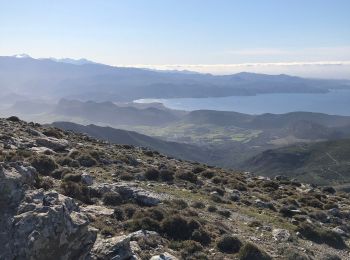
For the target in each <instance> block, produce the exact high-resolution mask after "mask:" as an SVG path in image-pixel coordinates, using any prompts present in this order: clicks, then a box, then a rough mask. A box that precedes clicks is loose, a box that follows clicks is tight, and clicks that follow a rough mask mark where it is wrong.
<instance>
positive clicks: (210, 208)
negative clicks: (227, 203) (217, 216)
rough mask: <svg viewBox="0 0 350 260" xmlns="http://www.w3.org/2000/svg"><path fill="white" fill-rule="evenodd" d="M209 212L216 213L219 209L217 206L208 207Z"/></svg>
mask: <svg viewBox="0 0 350 260" xmlns="http://www.w3.org/2000/svg"><path fill="white" fill-rule="evenodd" d="M207 210H208V212H215V211H217V210H218V209H217V208H216V207H215V206H212V205H211V206H208V208H207Z"/></svg>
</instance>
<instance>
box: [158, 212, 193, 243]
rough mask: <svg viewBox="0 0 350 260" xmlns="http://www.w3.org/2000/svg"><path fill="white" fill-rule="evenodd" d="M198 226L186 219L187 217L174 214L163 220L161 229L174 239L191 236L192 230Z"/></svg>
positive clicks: (185, 238)
mask: <svg viewBox="0 0 350 260" xmlns="http://www.w3.org/2000/svg"><path fill="white" fill-rule="evenodd" d="M197 228H198V223H196V222H194V221H187V219H185V218H183V217H181V216H178V215H175V216H170V217H168V218H166V219H164V220H163V222H162V231H163V232H164V233H165V234H166V235H167V236H168V237H169V238H172V239H175V240H187V239H189V238H190V237H191V235H192V233H193V231H194V230H195V229H197Z"/></svg>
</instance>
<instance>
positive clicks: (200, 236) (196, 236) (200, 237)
mask: <svg viewBox="0 0 350 260" xmlns="http://www.w3.org/2000/svg"><path fill="white" fill-rule="evenodd" d="M191 238H192V240H194V241H197V242H199V243H201V244H202V245H203V246H206V245H209V244H210V242H211V238H210V234H209V233H208V232H207V231H205V230H203V229H197V230H195V231H193V233H192V236H191Z"/></svg>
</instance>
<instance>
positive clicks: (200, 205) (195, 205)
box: [191, 201, 205, 209]
mask: <svg viewBox="0 0 350 260" xmlns="http://www.w3.org/2000/svg"><path fill="white" fill-rule="evenodd" d="M191 207H192V208H196V209H204V208H205V204H204V203H203V202H201V201H196V202H193V203H192V205H191Z"/></svg>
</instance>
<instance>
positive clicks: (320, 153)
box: [245, 139, 350, 185]
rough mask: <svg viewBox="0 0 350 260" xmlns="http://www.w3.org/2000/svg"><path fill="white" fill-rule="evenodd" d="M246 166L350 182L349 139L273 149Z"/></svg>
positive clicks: (323, 182)
mask: <svg viewBox="0 0 350 260" xmlns="http://www.w3.org/2000/svg"><path fill="white" fill-rule="evenodd" d="M245 166H246V168H247V169H249V170H251V171H253V172H255V173H257V174H261V175H265V176H270V177H273V176H276V175H285V176H288V177H291V178H297V179H298V180H300V181H304V182H308V183H315V184H321V185H328V184H332V185H343V184H346V183H347V184H349V183H350V139H342V140H336V141H327V142H317V143H309V144H298V145H293V146H288V147H283V148H279V149H272V150H267V151H264V152H262V153H261V154H259V155H257V156H255V157H253V158H251V159H249V160H248V161H247V162H246V163H245Z"/></svg>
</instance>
